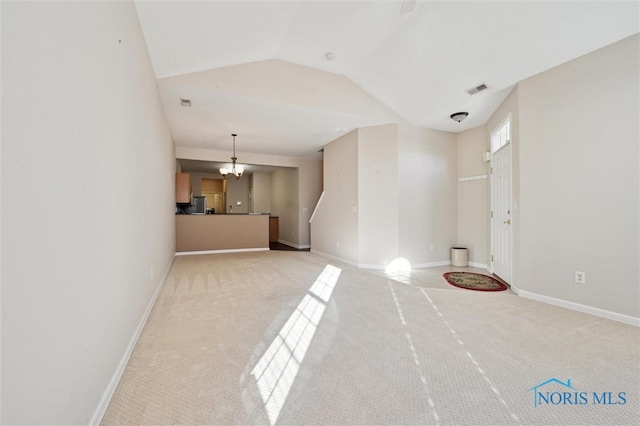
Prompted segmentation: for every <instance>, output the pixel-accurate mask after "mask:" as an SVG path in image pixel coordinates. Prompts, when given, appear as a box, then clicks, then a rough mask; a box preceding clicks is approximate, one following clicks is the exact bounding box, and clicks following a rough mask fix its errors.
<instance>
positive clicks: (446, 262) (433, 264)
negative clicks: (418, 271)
mask: <svg viewBox="0 0 640 426" xmlns="http://www.w3.org/2000/svg"><path fill="white" fill-rule="evenodd" d="M448 265H451V261H450V260H441V261H440V262H427V263H416V264H415V265H411V267H412V268H434V267H436V266H448Z"/></svg>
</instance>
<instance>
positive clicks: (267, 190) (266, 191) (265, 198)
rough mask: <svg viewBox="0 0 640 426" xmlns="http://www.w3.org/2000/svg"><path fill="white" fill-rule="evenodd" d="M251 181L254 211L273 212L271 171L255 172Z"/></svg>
mask: <svg viewBox="0 0 640 426" xmlns="http://www.w3.org/2000/svg"><path fill="white" fill-rule="evenodd" d="M251 183H252V186H251V197H252V199H251V202H252V207H253V209H252V212H254V213H269V212H271V173H253V174H252V175H251Z"/></svg>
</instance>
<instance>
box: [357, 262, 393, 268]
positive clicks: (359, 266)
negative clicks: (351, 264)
mask: <svg viewBox="0 0 640 426" xmlns="http://www.w3.org/2000/svg"><path fill="white" fill-rule="evenodd" d="M358 268H360V269H387V267H386V266H384V265H373V264H370V263H358Z"/></svg>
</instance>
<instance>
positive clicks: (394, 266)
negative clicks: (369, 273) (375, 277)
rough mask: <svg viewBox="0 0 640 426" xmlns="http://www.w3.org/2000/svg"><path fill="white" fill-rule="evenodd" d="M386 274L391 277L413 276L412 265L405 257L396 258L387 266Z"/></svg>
mask: <svg viewBox="0 0 640 426" xmlns="http://www.w3.org/2000/svg"><path fill="white" fill-rule="evenodd" d="M384 272H385V274H387V275H390V276H393V275H411V263H410V262H409V261H408V260H407V259H405V258H404V257H396V258H395V259H393V260H392V261H391V263H389V265H387V267H386V268H385V270H384Z"/></svg>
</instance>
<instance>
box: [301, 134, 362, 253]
mask: <svg viewBox="0 0 640 426" xmlns="http://www.w3.org/2000/svg"><path fill="white" fill-rule="evenodd" d="M323 181H324V185H323V188H324V197H323V199H322V202H321V203H320V205H319V206H318V209H317V210H316V214H315V216H314V218H313V221H312V222H311V249H312V250H314V251H317V252H320V253H324V254H327V255H330V256H334V257H338V258H340V259H343V260H346V261H347V262H351V263H354V264H355V263H357V262H358V212H357V207H358V130H354V131H352V132H350V133H347V134H346V135H344V136H342V137H340V138H338V139H336V140H334V141H333V142H330V143H329V144H327V145H326V146H325V147H324V169H323Z"/></svg>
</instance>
